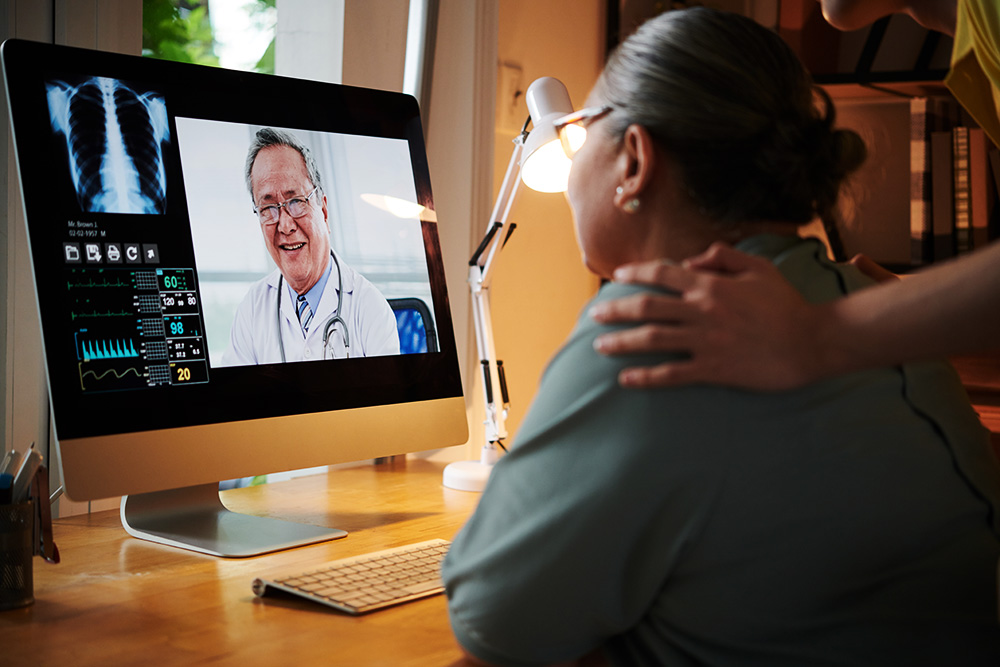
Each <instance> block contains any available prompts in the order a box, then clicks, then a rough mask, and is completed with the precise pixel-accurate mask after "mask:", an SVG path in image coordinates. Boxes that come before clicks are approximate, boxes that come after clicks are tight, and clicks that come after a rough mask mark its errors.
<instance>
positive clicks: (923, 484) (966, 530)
mask: <svg viewBox="0 0 1000 667" xmlns="http://www.w3.org/2000/svg"><path fill="white" fill-rule="evenodd" d="M741 248H742V249H743V250H745V251H748V252H753V253H755V254H761V255H764V256H767V257H771V258H773V259H774V262H775V264H776V265H777V266H778V267H779V268H780V269H781V270H782V272H783V273H784V274H785V275H786V277H788V278H789V279H790V280H791V281H792V282H793V284H795V285H796V286H798V287H799V288H800V289H801V290H802V291H803V293H804V294H805V295H806V297H807V298H808V299H810V300H812V301H822V300H826V299H831V298H835V297H836V296H839V295H840V294H842V293H844V292H845V290H848V289H853V288H857V287H860V286H862V285H863V284H865V281H864V279H863V278H862V277H861V276H860V274H859V273H857V272H856V271H854V270H853V269H852V268H851V267H840V266H834V265H832V264H830V263H828V262H826V261H825V260H824V259H822V257H821V256H822V254H823V251H822V249H821V246H820V245H819V244H818V243H816V242H812V241H805V242H802V241H798V240H795V239H791V238H786V237H778V236H762V237H755V238H753V239H749V240H748V241H747V242H745V243H743V244H741ZM636 289H637V288H635V287H630V286H622V285H617V284H609V285H606V286H605V287H604V288H602V289H601V291H600V293H599V294H598V296H597V297H596V299H597V300H609V299H614V298H618V297H621V296H624V295H626V294H630V293H633V292H635V291H636ZM605 330H607V329H606V327H602V326H599V325H597V324H596V323H594V322H593V321H591V319H590V318H589V317H587V316H586V315H583V316H581V318H580V320H579V322H578V323H577V326H576V328H575V330H574V331H573V333H572V335H571V336H570V338H569V340H568V341H567V342H566V344H565V346H564V347H563V348H562V349H561V350H560V352H559V353H558V354H557V355H556V356H555V357H554V358H553V360H552V362H551V364H550V365H549V367H548V369H547V370H546V372H545V375H544V377H543V378H542V381H541V386H540V387H539V391H538V394H537V397H536V399H535V402H534V403H533V405H532V407H531V409H530V411H529V414H528V415H527V417H526V418H525V420H524V422H523V423H522V425H521V428H520V432H519V433H518V437H517V441H516V443H515V444H514V446H513V447H512V448H511V452H510V453H509V454H508V455H506V456H505V457H504V458H502V459H501V460H500V462H499V463H498V464H497V465H496V467H495V469H494V471H493V474H492V476H491V479H490V482H489V484H488V486H487V489H486V491H485V492H484V493H483V496H482V499H481V501H480V504H479V507H478V509H477V510H476V512H475V514H474V516H473V517H472V518H471V519H470V520H469V522H468V524H467V525H466V526H465V528H464V529H463V530H462V531H461V533H460V534H459V535H458V536H457V537H456V538H455V540H454V543H453V545H452V548H451V551H450V553H449V554H448V557H447V558H446V561H445V564H444V568H443V577H444V580H445V583H446V587H447V593H448V599H449V612H450V615H451V620H452V626H453V629H454V632H455V634H456V637H457V638H458V640H459V642H460V643H461V644H462V645H463V646H464V647H465V648H466V649H467V650H468V651H470V652H471V653H473V654H474V655H476V656H478V657H480V658H481V659H484V660H487V661H490V662H495V663H499V664H513V665H519V664H544V663H550V662H555V661H559V660H567V659H572V658H576V657H579V656H581V655H584V654H586V653H588V652H590V651H592V650H594V649H595V648H601V650H602V651H603V652H604V654H605V656H606V657H607V658H609V659H610V660H611V662H612V663H615V664H649V665H671V666H674V665H693V664H709V665H729V664H734V665H735V664H739V665H747V664H760V665H768V666H769V667H773V666H776V665H796V666H801V665H822V664H831V665H833V664H864V665H873V664H887V663H888V664H906V665H919V664H935V665H938V664H949V663H952V664H953V660H954V659H956V657H960V660H961V664H963V665H977V664H990V665H997V664H1000V629H998V625H997V563H998V558H1000V541H998V532H997V530H996V521H997V515H996V511H995V508H996V506H997V502H998V499H1000V483H998V479H997V471H996V467H995V461H994V460H993V459H992V455H991V453H990V451H989V444H988V436H987V434H986V432H985V431H984V429H983V428H982V426H981V425H980V424H979V422H978V419H977V417H976V416H975V414H974V412H973V410H972V409H971V407H970V406H969V403H968V400H967V398H966V397H965V394H964V392H963V390H962V388H961V386H960V384H959V383H958V381H957V378H956V377H955V375H954V373H953V371H952V370H951V369H950V368H949V367H947V366H946V365H944V364H919V365H908V366H906V367H902V368H900V367H895V368H886V369H882V370H876V371H869V372H863V373H855V374H851V375H847V376H844V377H840V378H837V379H833V380H829V381H823V382H819V383H816V384H814V385H811V386H809V387H806V388H804V389H800V390H796V391H789V392H783V393H767V394H762V393H752V392H746V391H739V390H734V389H727V388H722V387H715V386H690V387H683V388H674V389H659V390H624V389H622V388H620V387H619V386H618V384H617V381H616V377H617V374H618V372H619V371H620V370H621V369H622V368H624V367H625V366H627V365H633V364H637V363H638V364H648V363H652V362H656V361H663V360H665V359H667V358H668V355H660V356H656V357H640V358H635V357H631V358H627V359H622V358H609V357H603V356H601V355H598V354H597V353H595V352H594V349H593V341H594V338H595V337H596V336H597V335H598V334H600V333H601V332H603V331H605Z"/></svg>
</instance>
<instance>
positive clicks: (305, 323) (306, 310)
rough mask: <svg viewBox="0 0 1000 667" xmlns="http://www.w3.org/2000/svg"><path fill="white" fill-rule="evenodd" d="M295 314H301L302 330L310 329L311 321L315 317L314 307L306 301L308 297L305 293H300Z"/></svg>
mask: <svg viewBox="0 0 1000 667" xmlns="http://www.w3.org/2000/svg"><path fill="white" fill-rule="evenodd" d="M295 314H296V315H298V316H299V324H301V325H302V330H303V331H305V332H307V333H308V331H309V323H310V322H312V319H313V311H312V308H310V307H309V302H308V301H306V297H305V295H303V294H300V295H299V298H298V300H297V303H296V305H295Z"/></svg>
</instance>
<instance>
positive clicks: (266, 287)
mask: <svg viewBox="0 0 1000 667" xmlns="http://www.w3.org/2000/svg"><path fill="white" fill-rule="evenodd" d="M280 277H281V274H280V273H279V271H278V270H277V269H275V270H274V271H272V272H271V273H269V274H268V275H266V276H264V277H263V278H261V279H260V280H258V281H256V282H254V283H253V284H251V285H250V287H249V289H247V293H246V294H245V295H244V296H243V300H242V301H241V302H240V305H239V306H238V307H237V309H236V310H237V312H238V313H253V312H256V311H258V310H260V309H261V308H263V307H266V306H267V305H270V306H271V307H273V308H277V307H278V303H277V294H278V281H279V278H280Z"/></svg>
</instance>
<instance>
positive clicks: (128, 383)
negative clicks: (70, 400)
mask: <svg viewBox="0 0 1000 667" xmlns="http://www.w3.org/2000/svg"><path fill="white" fill-rule="evenodd" d="M78 368H79V371H80V389H81V390H82V391H88V390H93V389H105V390H107V389H126V388H128V387H133V386H141V385H142V384H143V374H142V370H141V369H139V368H135V367H134V366H128V367H126V368H123V369H120V372H119V369H116V368H106V369H103V370H91V369H87V370H84V369H83V364H82V363H81V364H79V366H78ZM88 377H89V378H92V379H93V382H94V384H96V385H98V386H97V387H88V386H87V382H88V379H87V378H88Z"/></svg>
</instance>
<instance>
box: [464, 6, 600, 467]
mask: <svg viewBox="0 0 1000 667" xmlns="http://www.w3.org/2000/svg"><path fill="white" fill-rule="evenodd" d="M605 5H606V3H605V2H604V1H603V0H547V1H546V2H531V1H529V0H503V2H501V3H500V26H499V35H498V42H497V43H498V46H497V49H498V59H499V63H503V64H506V65H508V67H506V68H504V69H505V72H504V74H503V75H502V76H501V77H500V80H501V90H507V91H509V90H510V88H511V86H509V85H505V82H506V81H508V80H509V79H510V77H509V73H510V72H511V71H512V69H513V68H512V67H510V65H515V66H519V67H520V86H519V89H520V90H521V91H522V92H523V91H524V90H525V89H526V88H527V86H528V85H529V84H530V83H531V82H532V81H534V80H535V79H537V78H539V77H542V76H554V77H556V78H557V79H560V80H561V81H562V82H563V83H564V84H566V87H567V89H568V90H569V94H570V98H571V99H572V100H573V104H574V106H575V107H577V108H579V107H581V106H583V103H584V101H585V100H586V97H587V94H588V92H589V91H590V88H591V86H592V85H593V83H594V82H595V81H596V79H597V76H598V74H599V73H600V71H601V67H602V66H603V64H604V11H605ZM515 71H516V70H515ZM515 87H517V86H515ZM508 98H509V96H508V95H507V94H506V93H498V99H497V118H498V119H499V122H498V124H497V126H496V127H495V128H494V134H493V138H494V143H493V146H494V155H493V192H494V193H496V192H497V191H498V190H499V189H500V184H501V181H502V179H503V175H504V173H505V171H506V169H507V163H508V162H509V160H510V155H511V150H512V149H513V146H512V144H511V141H512V139H513V138H514V136H515V135H516V134H517V132H518V131H519V130H520V127H521V125H523V123H524V120H525V118H527V116H528V110H527V107H526V106H525V103H524V99H523V94H522V95H520V96H519V97H518V98H517V102H516V104H515V105H513V106H514V109H515V110H514V111H513V112H511V111H509V110H508V107H510V106H511V104H510V103H509V102H508ZM511 118H513V119H515V120H514V122H513V124H511V121H510V119H511ZM491 208H492V202H491ZM511 220H513V221H514V222H515V223H517V230H516V231H515V232H514V235H513V236H512V237H511V239H510V241H509V243H508V244H507V247H506V248H505V250H504V252H503V254H502V256H501V257H500V260H499V264H498V266H497V272H496V275H495V277H494V280H493V287H492V303H493V325H494V333H495V338H496V347H497V356H498V358H500V359H502V360H503V362H504V367H505V368H506V371H507V384H508V387H509V389H510V396H511V413H510V416H509V418H508V422H507V428H508V431H509V433H510V435H511V438H510V439H511V440H512V439H513V436H514V435H515V434H516V432H517V428H518V426H519V425H520V423H521V420H522V419H523V418H524V414H525V412H526V410H527V408H528V406H529V404H530V403H531V400H532V398H533V397H534V395H535V391H536V390H537V388H538V381H539V379H540V377H541V374H542V371H543V370H544V369H545V366H546V365H547V363H548V361H549V359H550V358H551V357H552V355H553V353H554V352H555V351H556V350H557V349H558V348H559V347H560V345H561V344H562V342H563V341H564V340H565V339H566V337H567V335H568V334H569V332H570V330H571V329H572V327H573V324H574V323H575V321H576V318H577V316H578V314H579V312H580V310H581V308H582V307H583V305H584V304H585V303H586V302H587V300H589V299H590V297H592V296H593V294H594V293H595V292H596V291H597V288H598V287H599V281H598V279H597V278H596V277H594V276H593V275H592V274H590V273H589V272H588V271H587V270H586V269H585V268H584V266H583V262H582V261H581V259H580V253H579V250H578V248H577V244H576V237H575V235H574V232H573V222H572V216H571V215H570V210H569V206H568V204H567V202H566V200H565V197H564V196H562V195H553V194H541V193H538V192H534V191H532V190H529V189H528V188H526V187H525V188H522V190H521V194H520V198H519V200H518V202H517V203H516V204H515V206H514V209H513V210H512V212H511ZM487 222H488V221H487V220H486V219H485V218H483V219H482V221H481V222H480V223H479V228H478V231H477V232H476V233H475V234H476V240H477V241H478V239H479V238H480V237H481V235H482V234H483V232H485V230H486V228H487ZM476 373H477V375H476V377H475V378H473V380H474V382H472V383H470V382H468V381H467V382H466V392H467V394H466V396H467V401H468V402H470V403H471V404H473V406H474V408H473V409H474V410H476V411H477V412H476V413H475V414H477V415H481V414H482V401H483V398H482V389H481V384H480V383H481V380H480V379H479V376H478V369H477V370H476ZM473 429H474V430H473V434H472V435H473V441H474V442H477V443H480V444H481V443H482V440H483V432H482V431H483V429H482V427H481V426H479V427H477V426H475V425H474V426H473ZM475 451H478V447H476V448H475Z"/></svg>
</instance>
